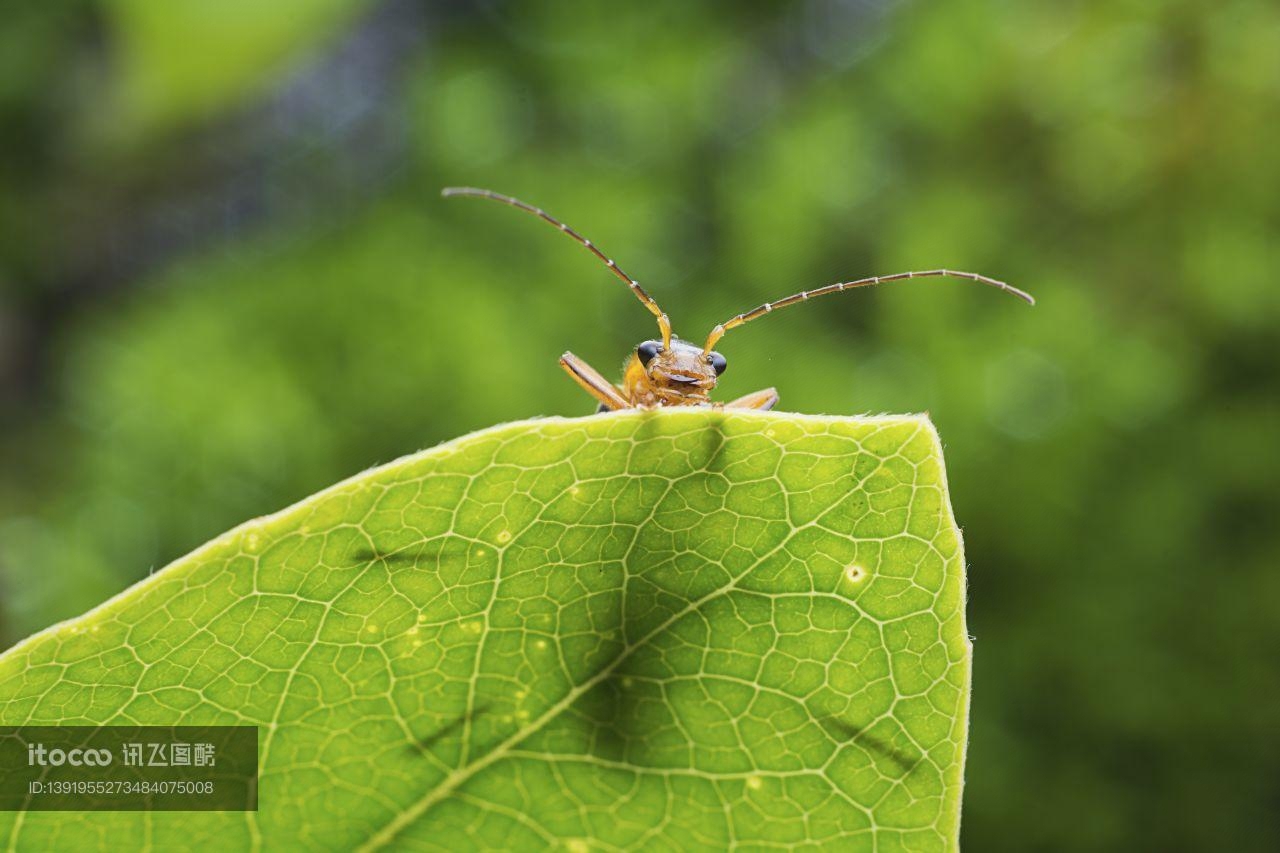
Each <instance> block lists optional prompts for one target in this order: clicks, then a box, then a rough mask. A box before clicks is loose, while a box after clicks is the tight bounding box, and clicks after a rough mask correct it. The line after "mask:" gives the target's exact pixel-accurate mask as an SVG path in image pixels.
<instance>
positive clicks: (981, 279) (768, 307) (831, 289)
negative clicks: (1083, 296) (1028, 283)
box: [702, 270, 1036, 353]
mask: <svg viewBox="0 0 1280 853" xmlns="http://www.w3.org/2000/svg"><path fill="white" fill-rule="evenodd" d="M933 276H945V277H947V278H965V279H968V280H969V281H976V282H978V283H979V284H986V285H990V286H991V287H997V288H999V289H1000V290H1003V291H1004V292H1005V293H1011V294H1013V295H1014V296H1016V297H1018V298H1019V299H1021V300H1023V301H1025V302H1027V303H1028V304H1030V305H1035V304H1036V300H1035V298H1034V297H1032V296H1031V294H1030V293H1026V292H1024V291H1021V290H1019V289H1018V288H1016V287H1014V286H1013V285H1010V284H1005V283H1004V282H1003V281H996V280H995V279H994V278H987V277H986V276H985V275H978V274H977V273H974V272H957V271H956V270H924V271H922V272H899V273H894V274H893V275H877V276H872V277H871V278H860V279H858V280H857V281H840V282H836V283H835V284H828V285H826V286H825V287H819V288H818V289H817V290H802V291H800V292H799V293H797V294H794V295H792V296H788V297H787V298H786V299H779V300H778V301H777V302H766V303H764V304H763V305H760V306H758V307H756V308H752V309H751V310H750V311H747V312H746V313H744V314H739V315H738V316H736V317H734V318H733V319H732V320H728V321H726V322H724V323H721V324H720V325H718V326H716V327H715V328H714V329H712V330H711V334H710V335H708V336H707V342H706V344H705V345H703V347H702V351H703V352H704V353H709V352H711V349H712V347H714V346H715V345H716V342H717V341H719V340H720V339H721V338H722V337H724V333H725V332H727V331H729V330H730V329H736V328H737V327H738V326H741V325H743V324H744V323H750V322H751V321H752V320H754V319H756V318H757V317H763V316H764V315H765V314H768V313H769V312H771V311H776V310H777V309H779V308H786V307H787V306H788V305H795V304H796V303H797V302H807V301H809V300H810V299H813V298H814V297H817V296H826V295H827V294H828V293H839V292H840V291H842V290H852V289H853V288H855V287H870V286H871V285H873V284H883V283H885V282H889V281H900V280H902V279H908V278H929V277H933Z"/></svg>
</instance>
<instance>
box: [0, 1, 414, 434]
mask: <svg viewBox="0 0 1280 853" xmlns="http://www.w3.org/2000/svg"><path fill="white" fill-rule="evenodd" d="M437 17H439V16H438V15H436V14H435V13H433V12H432V11H430V10H429V9H428V8H426V7H424V6H423V5H422V4H420V3H416V2H413V0H385V2H382V3H378V4H377V5H376V6H375V7H374V8H373V9H372V10H371V11H370V12H369V13H367V14H366V15H365V16H364V17H363V18H362V19H361V20H359V21H358V22H357V23H356V24H355V25H354V26H352V27H351V28H350V30H349V31H347V32H346V33H344V34H342V35H341V36H339V37H338V38H337V39H335V40H334V41H333V43H332V44H331V45H329V46H328V47H327V48H324V49H322V51H321V52H320V53H319V54H318V55H316V56H314V57H313V58H311V59H310V60H309V61H306V62H305V64H303V65H302V66H301V67H299V68H297V69H296V70H293V71H291V72H289V73H287V74H286V75H285V76H283V77H282V78H281V79H280V80H279V82H278V83H277V84H276V85H274V86H273V87H271V88H269V89H268V91H267V92H266V94H265V95H263V96H262V97H261V98H260V99H259V100H258V101H257V102H256V103H253V104H251V105H249V106H247V107H242V108H240V109H238V110H237V111H236V112H235V113H234V114H232V115H223V116H220V117H217V118H216V119H215V120H213V121H212V122H211V123H210V124H207V125H205V126H202V127H199V128H196V129H194V130H189V131H185V132H183V134H182V137H181V138H180V139H174V138H172V137H169V138H166V139H164V140H163V141H162V144H156V143H154V142H153V143H151V145H150V147H151V148H152V149H154V150H149V151H145V152H138V151H131V152H128V153H127V154H126V155H125V159H124V160H123V161H122V163H121V165H120V167H119V168H110V167H108V168H105V169H101V170H99V171H98V172H96V173H90V174H89V175H87V176H86V177H85V179H84V180H83V181H78V182H75V183H74V184H73V185H72V186H69V187H68V186H59V181H58V180H56V179H55V176H54V175H49V176H48V177H47V180H45V181H44V185H43V186H42V185H40V183H39V181H38V179H37V180H35V181H31V182H30V185H31V191H32V192H33V193H36V194H39V193H44V195H45V197H44V198H39V199H38V200H37V201H35V202H33V203H32V204H31V205H30V209H31V210H32V211H34V212H35V215H36V216H37V220H36V221H30V222H27V223H23V226H24V227H25V228H27V229H29V230H30V231H32V232H33V234H35V235H36V236H35V239H34V244H29V245H17V246H15V247H14V248H13V249H12V250H11V254H14V253H16V254H17V255H18V257H12V258H10V262H9V263H6V264H4V265H3V266H4V267H8V270H5V269H3V268H0V279H2V278H3V277H4V276H5V275H6V273H7V274H8V275H9V276H10V279H11V280H10V281H9V282H7V283H5V284H6V288H7V289H9V290H11V291H13V293H12V295H11V296H10V297H9V298H8V302H9V304H8V305H5V304H4V303H3V302H0V338H2V339H3V341H4V343H3V345H2V346H0V412H12V411H14V410H15V409H16V408H17V407H16V406H14V403H17V402H27V403H30V402H33V401H34V400H35V399H37V398H38V397H39V396H40V394H41V392H42V391H43V390H44V389H45V380H46V373H47V369H48V363H49V355H50V353H49V346H50V344H51V343H52V340H53V338H54V337H55V335H56V333H57V331H58V329H59V328H61V327H62V326H63V325H64V324H65V323H66V322H67V321H68V319H70V318H71V317H73V316H75V315H76V314H77V313H79V312H81V311H83V310H85V308H86V307H87V306H89V305H91V304H93V303H95V302H96V301H97V300H100V299H102V298H104V297H107V296H109V295H111V294H115V293H118V292H120V291H121V290H122V289H124V288H127V287H129V286H131V285H134V284H136V283H138V282H139V281H140V280H141V279H142V278H143V277H144V276H145V274H146V273H147V272H148V271H149V270H152V269H155V268H157V267H159V266H161V265H163V264H165V263H167V262H169V261H170V260H172V259H173V258H175V257H178V256H180V255H182V254H185V253H188V252H191V251H195V250H200V249H204V248H209V247H211V246H216V245H219V244H222V243H227V242H231V241H234V240H237V239H242V238H244V237H245V236H246V235H247V234H249V233H251V232H253V231H255V230H258V229H260V228H262V227H263V226H265V225H267V224H271V225H272V226H275V225H278V224H286V225H288V224H298V223H299V222H305V221H306V220H308V219H311V218H315V217H326V218H332V217H333V216H334V211H335V207H336V209H337V210H338V211H341V210H342V209H343V208H344V207H346V206H349V205H359V204H361V203H363V202H364V201H366V200H367V199H369V198H370V197H373V196H375V195H377V194H378V193H380V192H382V191H383V190H384V189H385V187H386V185H387V184H388V183H389V182H390V181H391V180H393V179H394V177H395V175H396V174H398V173H399V172H401V171H403V169H404V164H405V162H406V149H407V133H406V121H405V116H404V115H403V112H402V110H403V106H402V105H403V99H402V98H401V97H400V92H399V89H400V86H401V84H402V81H403V80H404V78H405V76H406V70H407V68H408V66H409V65H410V63H411V62H412V61H413V60H414V59H416V58H417V57H418V56H420V55H421V50H422V46H423V44H424V43H425V42H426V41H427V39H428V36H429V33H430V32H431V30H432V24H433V20H434V19H435V18H437ZM86 49H87V47H86ZM59 130H61V131H62V132H70V131H67V130H66V128H65V127H64V128H60V129H59ZM58 165H59V164H57V163H51V164H48V166H49V169H50V171H52V170H54V169H56V168H57V167H58ZM63 165H64V166H65V164H63ZM41 211H47V213H46V214H45V216H44V217H43V221H40V219H39V213H40V212H41ZM24 252H25V253H26V254H25V256H23V254H22V253H24ZM6 309H7V311H8V316H6V313H5V312H6Z"/></svg>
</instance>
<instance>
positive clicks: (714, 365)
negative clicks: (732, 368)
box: [707, 352, 729, 376]
mask: <svg viewBox="0 0 1280 853" xmlns="http://www.w3.org/2000/svg"><path fill="white" fill-rule="evenodd" d="M707 361H709V362H710V363H711V369H712V370H714V371H715V372H716V376H719V375H720V374H721V373H724V369H725V368H726V367H728V366H729V363H728V362H727V361H725V360H724V356H722V355H721V354H720V353H718V352H713V353H711V355H709V356H707Z"/></svg>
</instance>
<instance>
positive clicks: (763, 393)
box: [725, 388, 778, 412]
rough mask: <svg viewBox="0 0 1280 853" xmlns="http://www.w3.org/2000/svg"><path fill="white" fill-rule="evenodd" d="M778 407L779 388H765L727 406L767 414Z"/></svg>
mask: <svg viewBox="0 0 1280 853" xmlns="http://www.w3.org/2000/svg"><path fill="white" fill-rule="evenodd" d="M776 405H778V389H777V388H764V389H762V390H760V391H756V392H755V393H753V394H747V395H746V396H744V397H739V398H738V399H736V400H733V401H732V402H729V403H726V404H725V406H726V407H727V408H730V409H758V410H760V411H762V412H767V411H769V410H770V409H772V408H773V407H774V406H776Z"/></svg>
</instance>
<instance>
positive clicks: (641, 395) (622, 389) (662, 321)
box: [443, 187, 1035, 411]
mask: <svg viewBox="0 0 1280 853" xmlns="http://www.w3.org/2000/svg"><path fill="white" fill-rule="evenodd" d="M443 195H445V196H446V197H447V196H455V195H462V196H474V197H477V198H487V199H492V200H494V201H499V202H502V203H503V204H509V205H511V206H512V207H516V208H519V209H520V210H523V211H526V212H527V213H532V214H533V215H534V216H537V217H538V218H540V219H542V220H543V221H545V222H547V223H549V224H551V225H553V226H555V227H556V228H558V229H560V230H561V231H563V232H564V233H565V234H568V235H569V236H570V237H572V238H573V239H574V240H577V241H578V242H579V243H581V244H582V245H583V246H584V247H586V249H587V250H588V251H590V252H591V253H592V254H593V255H595V256H596V257H597V258H599V259H600V260H601V261H603V262H604V264H605V266H607V267H608V268H609V269H610V270H611V271H612V272H613V274H614V275H616V276H618V278H620V279H622V280H623V281H624V282H625V283H626V284H627V286H628V287H630V288H631V292H632V293H634V294H635V295H636V298H637V299H639V300H640V302H641V303H642V304H643V305H644V306H645V308H647V309H649V312H650V313H651V314H653V316H654V317H656V318H657V320H658V330H659V331H660V332H661V333H662V338H661V339H660V340H651V341H645V342H643V343H641V344H640V345H639V346H637V347H636V348H635V350H634V351H633V352H632V353H631V355H630V356H629V357H628V358H627V363H626V366H625V367H624V369H623V375H622V384H621V385H615V384H613V383H612V382H610V381H609V380H608V379H605V378H604V377H603V376H601V375H600V373H599V371H597V370H596V369H595V368H593V367H591V365H589V364H587V363H586V362H585V361H583V360H582V359H580V358H578V357H577V356H576V355H574V354H573V353H571V352H566V353H565V354H564V355H562V356H561V357H560V366H561V367H563V368H564V369H565V371H566V372H567V373H568V374H569V376H570V377H572V378H573V380H574V381H575V382H577V383H578V384H579V385H580V386H582V388H583V390H585V391H586V392H587V393H588V394H590V395H591V396H592V397H594V398H595V399H596V400H597V401H598V402H599V404H600V409H601V410H602V411H606V410H612V409H628V408H657V407H660V406H708V405H720V404H718V403H712V401H711V392H712V390H714V389H715V387H716V381H717V380H718V379H719V378H720V374H722V373H724V371H725V366H726V362H725V359H724V356H722V355H721V354H720V353H718V352H716V351H715V350H714V349H713V347H715V345H716V343H717V342H718V341H719V340H720V339H721V338H722V337H724V334H725V332H727V331H729V330H730V329H734V328H737V327H738V326H741V325H743V324H745V323H749V322H751V321H752V320H755V319H757V318H759V317H763V316H764V315H765V314H769V313H771V312H773V311H776V310H777V309H779V308H786V307H787V306H788V305H795V304H797V303H800V302H807V301H809V300H810V299H814V298H816V297H819V296H826V295H827V294H829V293H839V292H841V291H844V290H851V289H853V288H855V287H867V286H869V285H873V284H881V283H884V282H889V281H900V280H903V279H909V278H926V277H949V278H962V279H968V280H970V281H976V282H978V283H980V284H986V285H990V286H991V287H996V288H999V289H1000V290H1003V291H1005V292H1006V293H1010V294H1013V295H1014V296H1017V297H1018V298H1019V299H1023V300H1025V301H1026V302H1028V303H1030V304H1032V305H1034V304H1035V300H1034V299H1032V298H1031V296H1030V295H1029V294H1027V293H1024V292H1023V291H1021V290H1019V289H1018V288H1016V287H1012V286H1011V285H1008V284H1005V283H1004V282H1003V281H997V280H996V279H994V278H987V277H986V276H984V275H978V274H977V273H971V272H957V271H955V270H925V271H923V272H900V273H894V274H893V275H882V276H873V277H871V278H862V279H858V280H856V281H840V282H836V283H835V284H828V285H826V286H824V287H819V288H816V289H814V290H803V291H801V292H800V293H796V294H793V295H792V296H788V297H786V298H785V299H779V300H778V301H777V302H766V303H764V304H763V305H760V306H758V307H756V308H753V309H751V310H750V311H746V312H744V313H742V314H738V315H737V316H735V317H733V318H731V319H729V320H727V321H725V322H724V323H720V324H718V325H716V326H715V327H714V328H712V330H711V332H710V334H708V335H707V339H706V343H704V344H703V345H702V346H697V345H696V344H692V343H689V342H688V341H682V340H680V339H679V338H676V337H674V336H673V335H672V333H671V321H670V320H668V319H667V315H666V314H664V313H663V312H662V309H661V308H659V307H658V303H657V302H655V301H654V299H653V297H651V296H650V295H649V294H648V293H646V292H645V290H644V288H642V287H641V286H640V284H639V283H638V282H637V281H636V280H635V279H633V278H632V277H631V276H629V275H627V274H626V273H625V272H623V271H622V269H621V268H620V267H619V266H618V265H617V264H615V263H614V262H613V260H612V259H611V258H609V257H608V256H607V255H605V253H604V252H602V251H600V249H598V248H596V245H595V244H594V243H592V242H591V241H590V240H588V239H587V238H586V237H583V236H582V235H581V234H579V233H578V232H577V231H574V230H573V229H572V228H570V227H569V226H568V225H565V224H564V223H563V222H561V221H560V220H558V219H556V218H554V217H553V216H551V215H550V214H549V213H547V212H546V211H545V210H542V209H541V208H538V207H534V206H532V205H529V204H525V203H524V202H522V201H520V200H519V199H517V198H512V197H511V196H506V195H502V194H500V193H495V192H492V191H490V190H481V189H476V188H474V187H448V188H446V189H445V190H444V191H443ZM777 402H778V392H777V391H775V390H774V389H773V388H765V389H763V390H761V391H756V392H755V393H753V394H747V395H746V396H745V397H739V398H738V399H736V400H733V401H731V402H729V403H725V404H723V405H725V406H727V407H729V408H745V409H772V408H773V407H774V405H775V404H776V403H777Z"/></svg>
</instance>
